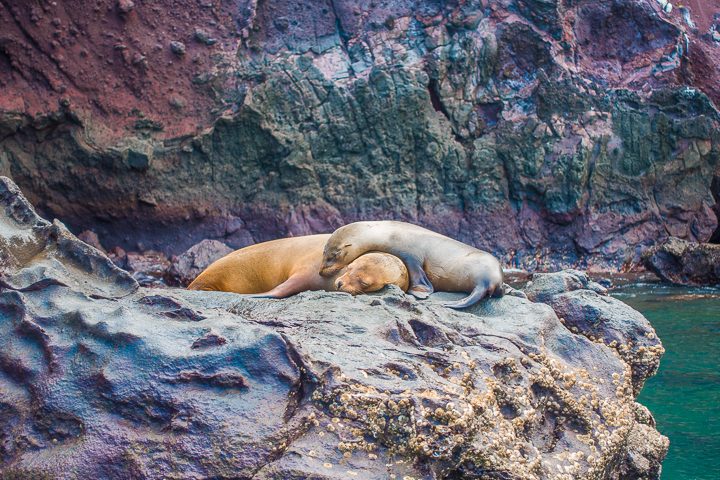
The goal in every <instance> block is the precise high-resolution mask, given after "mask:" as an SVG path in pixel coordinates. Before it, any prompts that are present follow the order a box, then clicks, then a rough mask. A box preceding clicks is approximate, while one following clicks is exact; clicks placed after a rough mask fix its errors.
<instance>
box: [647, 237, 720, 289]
mask: <svg viewBox="0 0 720 480" xmlns="http://www.w3.org/2000/svg"><path fill="white" fill-rule="evenodd" d="M642 261H643V263H644V264H645V266H646V267H647V268H648V270H651V271H653V272H654V273H655V274H657V275H658V276H659V277H660V278H662V279H663V280H666V281H668V282H672V283H677V284H680V285H720V245H713V244H709V243H701V244H696V243H689V242H685V241H683V240H680V239H679V238H674V237H671V238H669V239H667V240H666V241H665V242H663V243H660V244H659V245H655V246H654V247H652V248H650V249H648V250H646V251H645V252H643V255H642Z"/></svg>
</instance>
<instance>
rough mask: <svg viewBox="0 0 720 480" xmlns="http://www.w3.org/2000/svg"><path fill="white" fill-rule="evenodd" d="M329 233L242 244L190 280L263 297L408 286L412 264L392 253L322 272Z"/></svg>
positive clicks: (370, 255) (192, 287)
mask: <svg viewBox="0 0 720 480" xmlns="http://www.w3.org/2000/svg"><path fill="white" fill-rule="evenodd" d="M329 238H330V235H329V234H324V235H308V236H305V237H290V238H282V239H279V240H272V241H270V242H264V243H258V244H256V245H252V246H249V247H245V248H241V249H240V250H236V251H234V252H232V253H230V254H228V255H226V256H224V257H223V258H220V259H219V260H216V261H215V262H213V263H212V264H211V265H210V266H209V267H207V268H206V269H205V270H204V271H203V272H202V273H201V274H200V275H198V277H197V278H196V279H195V280H193V281H192V283H191V284H190V285H189V286H188V289H190V290H219V291H223V292H234V293H242V294H252V296H253V297H260V298H285V297H289V296H291V295H295V294H296V293H300V292H304V291H306V290H327V291H335V290H340V291H343V292H348V293H351V294H353V295H356V294H358V293H365V292H374V291H377V290H381V289H382V288H384V287H385V286H386V285H390V284H393V285H397V286H398V287H400V288H402V289H403V291H405V290H407V288H408V284H409V277H408V272H407V269H406V268H405V265H404V264H403V262H402V261H400V259H399V258H397V257H393V256H392V255H389V254H387V253H379V252H374V253H368V254H367V255H363V256H361V257H359V258H358V259H357V260H355V261H354V262H352V263H351V264H350V265H349V266H348V267H347V269H345V270H343V271H340V270H338V272H337V275H332V276H330V277H321V276H320V274H319V273H318V272H319V271H320V265H321V264H322V252H323V247H324V246H325V243H326V242H327V240H328V239H329Z"/></svg>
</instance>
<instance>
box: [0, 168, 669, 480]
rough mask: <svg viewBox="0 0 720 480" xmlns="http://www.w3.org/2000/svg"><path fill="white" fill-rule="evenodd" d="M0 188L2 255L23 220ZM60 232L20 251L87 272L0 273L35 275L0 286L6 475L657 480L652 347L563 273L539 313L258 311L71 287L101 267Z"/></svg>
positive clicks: (632, 318)
mask: <svg viewBox="0 0 720 480" xmlns="http://www.w3.org/2000/svg"><path fill="white" fill-rule="evenodd" d="M3 185H4V187H3V188H4V190H3V194H2V195H1V196H0V201H1V202H2V203H0V206H1V207H2V210H0V213H2V215H0V221H1V222H2V223H1V224H2V225H3V226H4V227H3V230H2V231H1V232H0V233H1V234H2V235H0V239H2V241H3V242H5V244H13V245H15V244H14V243H13V242H16V241H17V238H18V237H17V235H16V234H15V232H16V230H17V229H18V228H20V227H21V226H23V225H25V223H26V219H27V218H33V219H35V220H34V222H35V224H38V223H41V222H42V221H41V220H39V219H37V217H36V216H35V214H34V211H33V210H32V207H31V206H30V205H29V204H28V203H27V201H26V200H25V199H24V198H23V197H22V195H21V194H20V193H19V192H18V190H17V189H16V188H15V187H14V186H13V185H12V184H11V183H10V182H9V180H7V179H4V180H3ZM17 212H22V213H23V214H22V215H17ZM43 235H44V232H43V230H33V231H29V232H28V233H27V235H26V238H27V239H29V240H32V241H34V242H39V241H41V240H43V239H44V237H43ZM64 239H65V241H64V242H63V243H61V244H58V245H57V246H56V245H55V244H52V243H48V244H46V246H45V247H43V249H42V250H41V251H40V252H39V253H40V255H41V256H42V254H43V252H46V251H50V252H55V251H56V250H57V251H58V252H60V253H53V254H52V255H53V256H54V258H56V259H57V261H58V262H59V263H61V264H63V265H75V263H73V262H74V261H75V260H77V258H80V259H87V264H88V265H89V268H88V269H85V270H80V269H76V268H74V267H73V268H68V269H67V271H66V272H65V277H64V281H63V282H62V283H61V282H58V281H55V279H54V277H50V278H49V280H50V281H42V280H43V279H42V278H41V279H40V281H38V282H36V283H35V284H33V287H32V288H23V287H21V286H18V285H16V284H15V283H13V282H12V281H9V280H8V278H10V279H12V278H17V277H20V278H23V277H24V276H26V274H27V273H28V272H31V273H33V274H34V272H36V270H37V263H36V260H34V259H27V258H20V257H19V256H18V255H16V256H15V258H19V260H18V261H17V262H15V263H14V264H13V267H12V270H10V271H9V273H8V272H7V271H6V272H4V273H3V275H1V276H0V279H1V280H2V283H0V474H2V475H5V476H6V477H9V478H50V479H54V478H68V475H71V476H74V477H77V478H103V479H123V480H126V479H129V478H130V479H134V478H138V479H139V478H143V479H145V478H151V479H154V478H158V479H159V478H182V479H186V478H257V479H278V480H279V479H306V478H316V479H326V480H329V479H340V478H343V479H346V478H354V477H357V478H368V479H385V478H393V476H395V477H394V478H415V479H434V478H450V479H452V478H505V479H523V480H527V479H546V478H547V479H550V478H552V479H568V480H569V479H575V478H587V479H620V478H624V479H630V478H632V479H637V478H649V479H653V478H659V473H660V469H661V467H660V462H661V461H662V459H663V458H664V456H665V454H666V452H667V448H668V441H667V439H666V438H665V437H663V436H662V435H661V434H660V433H658V432H657V430H655V427H654V421H653V419H652V415H650V413H649V412H648V411H647V409H645V408H644V407H642V406H641V405H639V404H638V403H636V402H635V393H636V392H637V391H638V390H639V388H640V387H641V385H642V383H643V382H644V381H645V379H646V378H647V377H648V376H650V375H652V374H653V373H654V372H655V369H656V368H657V363H658V360H659V358H660V355H662V346H661V344H660V341H659V340H657V338H655V334H654V331H653V329H652V327H651V326H650V325H649V324H648V322H647V321H646V320H645V319H644V318H643V317H642V315H640V314H639V313H637V312H635V311H633V310H632V309H630V308H629V307H627V306H622V307H621V303H620V302H619V301H617V300H613V299H608V297H607V296H604V292H603V290H602V288H601V287H600V288H598V286H595V285H594V284H591V283H590V282H589V281H588V280H587V277H585V276H584V274H583V273H581V272H576V271H567V272H562V273H558V274H547V275H544V276H542V277H536V278H534V279H533V284H532V288H529V289H528V296H530V297H531V298H537V299H541V300H542V301H544V302H546V303H547V304H544V303H533V302H532V301H530V300H528V299H527V298H525V294H523V293H522V292H518V291H511V292H510V293H509V294H508V295H505V296H504V297H502V298H498V299H489V300H487V301H484V302H482V303H481V304H478V305H476V306H474V307H472V308H471V309H469V310H466V311H462V312H458V311H454V310H451V309H447V308H444V307H442V306H441V303H442V301H443V299H446V297H447V296H451V295H452V294H442V293H441V294H435V295H433V296H432V297H431V298H430V299H428V300H426V301H422V302H418V301H416V300H415V299H413V298H412V297H410V296H407V295H405V294H404V293H402V292H401V291H399V290H397V289H394V288H391V289H389V290H387V291H385V292H382V293H380V294H377V295H363V296H358V297H351V296H349V295H347V294H342V293H320V292H307V293H304V294H301V295H297V296H295V297H292V298H289V299H285V300H261V299H248V298H244V297H242V296H239V295H235V294H230V293H223V292H198V291H186V290H179V289H151V288H144V287H140V288H138V289H137V290H134V289H126V285H127V284H128V279H129V278H130V277H129V276H127V275H122V274H116V275H115V276H114V277H113V278H114V281H113V284H114V285H117V286H118V288H119V289H124V290H123V295H115V296H112V297H111V296H109V295H102V296H98V295H93V293H94V292H95V290H94V289H95V288H96V287H95V281H97V282H98V283H99V284H104V282H106V278H107V275H106V271H105V266H106V265H108V264H109V261H108V260H107V259H106V258H105V257H104V255H103V254H102V253H101V252H100V251H99V250H97V249H94V248H90V247H88V246H86V245H85V244H83V243H82V242H80V241H79V240H78V239H77V238H75V237H73V236H72V235H70V234H67V236H65V237H64ZM18 249H20V247H17V249H16V250H14V251H15V252H17V251H19V250H18ZM79 251H81V252H82V254H81V255H76V256H74V257H73V258H68V257H67V256H65V252H70V253H75V252H79ZM47 271H48V272H49V274H50V275H52V274H53V272H54V270H47ZM81 280H89V281H88V282H85V283H83V282H82V281H81ZM130 283H132V282H130ZM588 287H590V288H592V290H589V289H587V288H588ZM623 305H624V304H623ZM553 309H556V310H553ZM558 314H560V315H561V316H562V317H563V318H558ZM646 346H647V347H651V348H645V347H646ZM637 348H639V349H644V350H643V354H642V355H641V356H638V355H636V353H637V350H636V349H637ZM629 353H630V354H629ZM639 365H641V366H644V368H638V366H639Z"/></svg>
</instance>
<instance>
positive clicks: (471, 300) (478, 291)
mask: <svg viewBox="0 0 720 480" xmlns="http://www.w3.org/2000/svg"><path fill="white" fill-rule="evenodd" d="M488 293H490V292H489V291H488V287H487V286H486V285H478V286H476V287H475V288H474V289H473V291H472V292H470V295H468V296H467V297H465V298H463V299H462V300H458V301H457V302H450V303H445V304H444V306H445V307H449V308H455V309H461V308H467V307H470V306H472V305H475V304H476V303H477V302H479V301H480V300H482V299H483V298H485V297H487V296H488Z"/></svg>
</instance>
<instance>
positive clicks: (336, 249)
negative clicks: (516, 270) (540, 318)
mask: <svg viewBox="0 0 720 480" xmlns="http://www.w3.org/2000/svg"><path fill="white" fill-rule="evenodd" d="M372 250H376V251H380V252H387V253H391V254H393V255H395V256H396V257H399V258H400V259H401V260H402V261H403V262H404V263H405V266H407V269H408V272H409V274H410V289H409V290H408V293H410V294H412V295H414V296H416V297H418V298H427V297H428V296H429V295H430V294H431V293H432V292H433V291H434V289H435V288H436V289H438V290H442V291H448V292H470V295H469V296H467V297H466V298H463V299H462V300H459V301H457V302H451V303H446V304H445V306H447V307H451V308H465V307H469V306H470V305H473V304H475V303H477V302H479V301H480V300H482V299H483V298H485V297H487V296H489V295H492V296H501V295H502V293H503V290H502V285H503V271H502V267H501V266H500V262H499V261H498V260H497V259H496V258H495V257H493V256H492V255H491V254H489V253H487V252H484V251H482V250H478V249H477V248H474V247H471V246H470V245H466V244H464V243H462V242H458V241H457V240H453V239H452V238H449V237H446V236H444V235H440V234H439V233H436V232H433V231H431V230H428V229H426V228H423V227H420V226H417V225H413V224H410V223H405V222H394V221H378V222H356V223H351V224H349V225H345V226H344V227H340V228H338V229H337V230H335V233H333V234H332V236H331V237H330V239H329V240H328V241H327V244H326V245H325V250H324V252H323V264H322V269H321V270H320V275H322V276H332V275H334V274H335V273H336V272H338V271H339V270H340V269H342V268H343V267H344V266H345V265H347V264H349V263H350V262H352V261H353V260H355V259H356V258H358V257H359V256H360V255H362V254H363V253H365V252H368V251H372Z"/></svg>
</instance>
